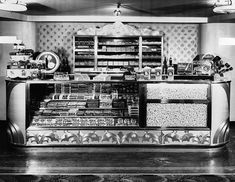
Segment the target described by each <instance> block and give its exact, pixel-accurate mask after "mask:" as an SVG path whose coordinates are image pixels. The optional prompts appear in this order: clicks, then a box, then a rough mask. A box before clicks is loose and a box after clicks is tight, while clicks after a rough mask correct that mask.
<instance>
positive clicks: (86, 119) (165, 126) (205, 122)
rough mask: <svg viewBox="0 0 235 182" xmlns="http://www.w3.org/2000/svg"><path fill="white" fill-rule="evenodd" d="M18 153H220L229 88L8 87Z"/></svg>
mask: <svg viewBox="0 0 235 182" xmlns="http://www.w3.org/2000/svg"><path fill="white" fill-rule="evenodd" d="M6 86H7V120H8V122H9V130H8V132H9V136H10V141H11V143H12V144H14V145H18V146H109V145H111V146H141V145H145V146H198V147H200V146H207V147H213V146H222V145H224V144H226V143H227V142H228V141H229V108H230V103H229V102H230V81H211V80H173V81H167V80H161V81H157V80H142V81H120V80H119V81H115V80H110V81H95V80H90V81H74V80H73V81H72V80H70V81H55V80H13V79H7V80H6Z"/></svg>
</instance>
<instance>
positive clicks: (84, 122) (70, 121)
mask: <svg viewBox="0 0 235 182" xmlns="http://www.w3.org/2000/svg"><path fill="white" fill-rule="evenodd" d="M31 126H41V127H47V126H54V127H58V126H62V127H66V126H76V127H87V126H96V127H97V126H138V120H137V119H134V118H124V119H123V118H111V117H101V118H96V117H61V118H49V117H48V118H40V117H34V118H33V120H32V123H31Z"/></svg>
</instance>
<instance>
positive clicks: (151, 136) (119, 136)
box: [26, 130, 210, 146]
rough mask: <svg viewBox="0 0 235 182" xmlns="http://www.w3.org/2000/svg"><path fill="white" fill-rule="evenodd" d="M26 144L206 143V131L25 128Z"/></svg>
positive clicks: (207, 137)
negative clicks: (26, 129)
mask: <svg viewBox="0 0 235 182" xmlns="http://www.w3.org/2000/svg"><path fill="white" fill-rule="evenodd" d="M26 139H27V145H28V146H37V145H91V144H92V145H97V144H99V145H100V144H102V145H162V144H163V145H166V144H175V145H184V144H192V145H209V143H210V132H209V131H189V130H180V131H176V130H166V131H164V130H163V131H161V130H158V131H156V130H149V131H147V130H138V131H132V130H110V131H109V130H28V131H27V136H26Z"/></svg>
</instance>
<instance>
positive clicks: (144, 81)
mask: <svg viewBox="0 0 235 182" xmlns="http://www.w3.org/2000/svg"><path fill="white" fill-rule="evenodd" d="M6 81H7V82H19V83H34V84H41V83H133V82H136V83H191V84H216V83H230V82H231V80H226V79H224V80H216V81H212V80H172V81H169V80H138V81H125V80H108V81H98V80H84V81H76V80H66V81H64V80H53V79H48V80H23V79H22V80H16V79H6Z"/></svg>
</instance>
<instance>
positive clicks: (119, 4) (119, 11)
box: [113, 3, 121, 16]
mask: <svg viewBox="0 0 235 182" xmlns="http://www.w3.org/2000/svg"><path fill="white" fill-rule="evenodd" d="M120 6H121V3H118V4H117V8H116V9H115V10H114V12H113V14H114V15H115V16H119V15H121V10H120Z"/></svg>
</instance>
